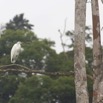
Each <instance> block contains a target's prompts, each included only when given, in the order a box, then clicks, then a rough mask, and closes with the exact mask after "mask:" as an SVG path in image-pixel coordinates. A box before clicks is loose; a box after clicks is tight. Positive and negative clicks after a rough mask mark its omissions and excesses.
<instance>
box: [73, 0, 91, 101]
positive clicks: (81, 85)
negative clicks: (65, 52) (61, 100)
mask: <svg viewBox="0 0 103 103" xmlns="http://www.w3.org/2000/svg"><path fill="white" fill-rule="evenodd" d="M85 21H86V0H75V36H74V37H75V42H74V69H75V88H76V103H89V99H88V92H87V76H86V68H85Z"/></svg>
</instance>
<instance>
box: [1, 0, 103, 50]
mask: <svg viewBox="0 0 103 103" xmlns="http://www.w3.org/2000/svg"><path fill="white" fill-rule="evenodd" d="M74 1H75V0H0V24H4V23H7V22H9V20H10V19H12V18H13V17H14V16H15V15H16V14H21V13H24V18H26V19H28V20H30V23H31V24H33V25H35V27H34V30H33V31H34V32H35V33H36V34H37V36H38V37H39V38H47V39H50V40H53V41H55V42H56V50H57V52H60V51H62V47H61V44H60V35H59V33H58V29H60V30H61V31H63V29H64V21H65V19H67V23H66V30H74V9H75V7H74V6H75V2H74ZM99 2H100V1H99ZM100 9H101V10H100V13H101V26H103V23H102V22H103V20H102V18H103V13H102V12H103V11H102V10H103V5H102V4H101V2H100ZM86 19H87V22H86V24H87V25H91V23H92V22H91V4H90V3H88V4H87V17H86ZM66 42H69V41H66Z"/></svg>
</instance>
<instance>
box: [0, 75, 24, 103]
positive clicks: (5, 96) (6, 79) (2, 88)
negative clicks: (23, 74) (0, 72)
mask: <svg viewBox="0 0 103 103" xmlns="http://www.w3.org/2000/svg"><path fill="white" fill-rule="evenodd" d="M6 74H7V73H5V75H4V76H0V103H8V101H9V99H10V98H11V97H12V96H13V95H14V94H15V91H16V90H17V88H18V84H19V83H20V82H21V81H23V78H20V77H17V76H14V75H11V76H9V75H6Z"/></svg>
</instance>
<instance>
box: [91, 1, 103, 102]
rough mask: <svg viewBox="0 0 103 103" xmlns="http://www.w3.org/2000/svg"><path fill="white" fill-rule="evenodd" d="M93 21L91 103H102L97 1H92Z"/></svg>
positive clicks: (101, 67) (102, 88)
mask: <svg viewBox="0 0 103 103" xmlns="http://www.w3.org/2000/svg"><path fill="white" fill-rule="evenodd" d="M91 4H92V20H93V80H94V83H93V103H103V101H102V100H103V65H102V51H101V50H102V49H101V37H100V20H99V6H98V0H92V2H91Z"/></svg>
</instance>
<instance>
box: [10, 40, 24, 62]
mask: <svg viewBox="0 0 103 103" xmlns="http://www.w3.org/2000/svg"><path fill="white" fill-rule="evenodd" d="M21 44H22V43H21V42H20V41H18V42H17V43H15V44H14V45H13V47H12V49H11V63H15V62H16V60H17V58H18V56H19V54H20V53H21V52H22V51H23V50H24V49H23V48H22V47H21Z"/></svg>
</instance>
